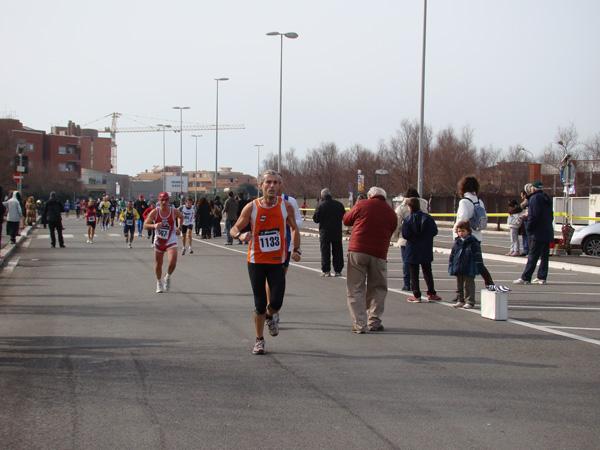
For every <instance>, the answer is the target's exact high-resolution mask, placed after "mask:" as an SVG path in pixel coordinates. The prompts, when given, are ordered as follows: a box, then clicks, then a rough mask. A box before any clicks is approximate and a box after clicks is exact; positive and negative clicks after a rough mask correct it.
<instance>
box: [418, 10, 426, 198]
mask: <svg viewBox="0 0 600 450" xmlns="http://www.w3.org/2000/svg"><path fill="white" fill-rule="evenodd" d="M423 3H424V9H423V56H422V62H421V119H420V122H419V123H420V125H419V156H418V167H417V190H418V191H419V192H420V195H423V158H424V150H423V145H424V139H425V44H426V43H427V0H423Z"/></svg>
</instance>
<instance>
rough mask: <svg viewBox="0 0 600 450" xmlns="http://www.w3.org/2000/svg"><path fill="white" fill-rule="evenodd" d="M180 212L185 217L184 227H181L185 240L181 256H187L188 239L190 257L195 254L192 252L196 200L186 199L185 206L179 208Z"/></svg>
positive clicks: (182, 236)
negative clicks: (186, 243) (186, 241)
mask: <svg viewBox="0 0 600 450" xmlns="http://www.w3.org/2000/svg"><path fill="white" fill-rule="evenodd" d="M179 211H181V214H182V215H183V225H181V239H182V240H183V250H181V255H182V256H183V255H185V240H186V238H187V239H188V242H189V250H190V255H191V254H192V253H194V250H192V229H193V228H194V221H195V217H196V207H195V206H194V200H193V199H192V197H187V198H186V199H185V205H181V206H180V207H179Z"/></svg>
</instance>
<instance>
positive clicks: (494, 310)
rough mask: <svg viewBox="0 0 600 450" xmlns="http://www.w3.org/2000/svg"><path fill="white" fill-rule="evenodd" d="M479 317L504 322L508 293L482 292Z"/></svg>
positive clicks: (485, 290) (506, 314) (506, 312)
mask: <svg viewBox="0 0 600 450" xmlns="http://www.w3.org/2000/svg"><path fill="white" fill-rule="evenodd" d="M481 317H485V318H486V319H492V320H506V319H507V318H508V293H506V292H498V291H488V290H487V289H484V290H482V291H481Z"/></svg>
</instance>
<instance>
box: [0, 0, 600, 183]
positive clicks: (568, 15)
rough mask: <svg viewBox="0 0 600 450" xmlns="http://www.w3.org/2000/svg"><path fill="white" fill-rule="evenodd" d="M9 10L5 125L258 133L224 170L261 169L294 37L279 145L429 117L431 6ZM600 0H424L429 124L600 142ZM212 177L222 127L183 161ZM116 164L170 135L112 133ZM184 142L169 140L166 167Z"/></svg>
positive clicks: (133, 166) (132, 4) (189, 146)
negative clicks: (562, 134)
mask: <svg viewBox="0 0 600 450" xmlns="http://www.w3.org/2000/svg"><path fill="white" fill-rule="evenodd" d="M5 3H6V4H5V5H4V6H3V8H2V9H3V12H2V16H1V17H0V40H1V42H2V46H1V48H0V55H1V56H2V61H3V65H2V66H3V67H2V71H1V72H0V86H1V92H2V95H0V116H7V115H12V116H15V117H16V118H18V119H20V120H21V121H22V122H23V123H24V124H25V125H27V126H30V127H33V128H37V129H43V130H46V131H50V127H51V126H52V125H66V123H67V122H68V121H69V120H73V121H74V122H76V123H78V124H81V125H86V124H89V125H88V126H89V127H90V128H101V129H102V128H104V127H106V126H109V125H110V118H109V117H106V118H104V119H102V120H97V119H100V118H102V117H105V116H108V115H109V114H111V113H112V112H120V113H122V114H123V115H124V116H123V118H122V119H121V120H120V122H119V126H122V127H127V126H146V125H155V124H157V123H161V122H162V123H164V122H167V123H171V124H172V125H173V126H177V125H178V124H179V112H178V111H175V110H173V109H172V107H173V106H190V107H191V109H190V110H189V111H185V112H184V123H185V125H191V124H202V125H211V124H214V123H215V96H216V82H215V81H214V78H217V77H228V78H229V79H230V80H229V81H226V82H222V83H221V84H220V88H219V122H220V123H221V124H245V126H246V129H245V130H243V131H227V132H225V131H224V132H220V133H219V167H221V166H230V167H233V168H234V170H236V171H242V172H247V173H251V174H254V173H255V172H256V167H257V152H256V147H255V146H254V145H255V144H263V145H264V147H262V149H261V156H264V155H265V154H267V153H276V152H277V146H278V125H279V122H278V120H279V119H278V118H279V51H280V41H279V38H278V37H268V36H265V34H266V33H267V32H269V31H280V32H287V31H294V32H297V33H298V34H299V38H298V39H295V40H290V39H285V40H284V61H283V62H284V78H283V151H284V152H285V151H287V150H288V149H289V148H290V147H294V148H295V149H296V150H297V153H298V155H299V156H302V155H304V153H305V152H306V150H308V149H312V148H316V147H318V146H319V145H320V144H321V143H322V142H331V141H333V142H335V143H336V144H337V145H338V147H339V148H340V149H341V150H344V149H346V148H348V147H349V146H351V145H353V144H362V145H363V146H365V147H367V148H369V149H372V150H376V149H377V144H378V142H379V141H380V140H381V139H385V140H388V139H389V138H390V136H392V135H393V134H394V133H395V130H396V129H397V128H398V127H399V123H400V121H401V120H402V119H405V118H408V119H411V120H412V119H418V117H419V108H420V78H421V44H422V26H423V2H422V1H420V0H410V1H408V0H407V1H397V0H394V1H392V0H374V1H371V2H365V1H358V0H345V1H342V0H319V1H316V0H304V1H301V2H299V1H294V2H290V1H281V0H280V1H274V0H264V1H263V0H256V1H252V2H251V1H247V0H245V1H242V0H229V1H228V0H221V1H218V2H215V1H211V2H208V1H197V0H196V1H183V0H174V1H170V2H164V1H156V0H146V1H129V0H119V1H114V0H106V1H102V2H91V1H90V2H87V1H75V0H55V1H52V2H49V1H46V0H21V1H19V2H5ZM598 17H600V2H598V1H595V0H572V1H569V2H567V1H564V0H563V1H558V0H548V1H541V0H502V1H500V2H498V1H491V0H458V1H447V0H429V2H428V27H427V74H426V108H425V121H426V123H427V124H428V125H430V126H432V127H433V130H434V132H437V131H439V130H440V129H441V128H445V127H446V126H448V125H453V126H454V127H455V128H456V129H457V130H460V128H462V127H463V126H464V125H469V126H470V127H472V128H473V129H474V132H475V144H476V146H477V147H483V146H489V145H491V146H493V147H494V148H501V149H503V150H507V149H508V147H509V146H516V145H518V144H520V145H523V146H524V147H525V148H527V149H528V150H530V151H532V152H533V153H534V154H535V155H539V154H541V152H542V150H543V148H544V147H545V146H547V145H548V144H550V143H552V142H553V138H554V136H555V134H556V131H557V128H558V127H559V126H568V125H569V124H571V123H573V124H575V126H576V127H577V129H578V131H579V135H580V139H582V140H585V139H587V138H588V137H591V136H592V135H594V134H596V133H600V122H599V121H598V117H600V101H599V100H600V83H599V82H598V80H599V79H600V70H599V69H600V58H599V57H598V55H599V54H600V49H599V46H600V27H598V26H597V19H598ZM191 134H202V135H203V138H201V139H199V141H198V149H199V152H198V153H199V163H198V166H199V169H207V170H213V169H214V166H215V133H214V131H208V132H197V133H186V134H184V139H183V144H184V154H183V159H184V167H185V170H193V168H194V163H195V161H194V159H195V157H194V149H195V144H194V142H195V141H194V139H193V138H192V137H190V135H191ZM117 143H118V146H119V147H118V148H119V154H118V169H119V170H118V171H119V172H120V173H128V174H132V175H133V174H135V173H137V172H140V171H143V170H145V169H151V168H152V166H153V165H160V164H162V135H161V133H130V134H125V133H123V134H119V135H117ZM178 163H179V136H178V135H176V134H174V133H170V134H168V135H167V164H178Z"/></svg>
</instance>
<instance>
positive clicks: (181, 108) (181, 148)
mask: <svg viewBox="0 0 600 450" xmlns="http://www.w3.org/2000/svg"><path fill="white" fill-rule="evenodd" d="M173 109H178V110H179V133H180V135H179V164H180V166H181V167H180V168H179V201H181V193H182V192H183V110H184V109H190V107H189V106H173Z"/></svg>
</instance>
